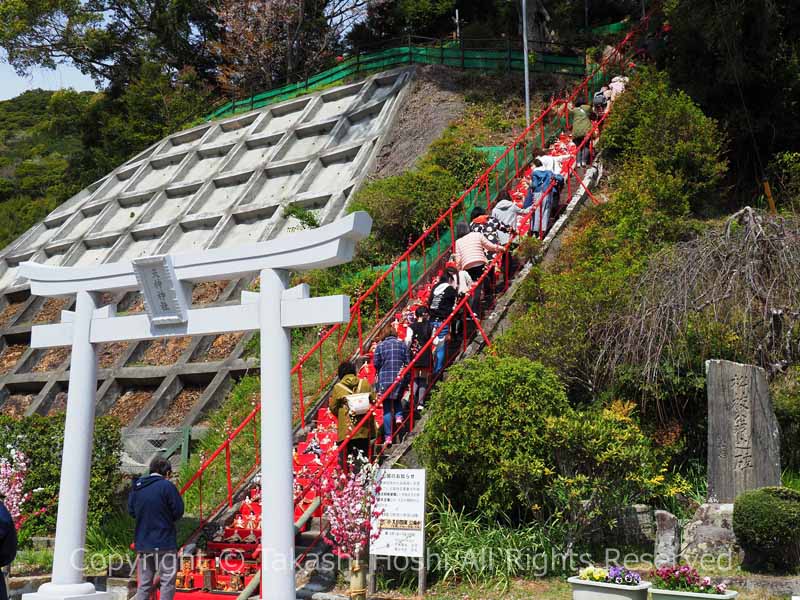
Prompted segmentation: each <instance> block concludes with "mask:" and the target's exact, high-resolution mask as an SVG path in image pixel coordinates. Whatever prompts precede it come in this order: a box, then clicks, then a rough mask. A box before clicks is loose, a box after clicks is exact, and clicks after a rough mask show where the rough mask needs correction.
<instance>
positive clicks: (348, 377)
mask: <svg viewBox="0 0 800 600" xmlns="http://www.w3.org/2000/svg"><path fill="white" fill-rule="evenodd" d="M360 394H368V395H369V401H368V404H367V406H366V408H367V409H369V405H371V404H374V403H375V395H374V394H373V393H372V386H371V385H370V384H369V381H367V380H366V379H359V378H358V376H357V375H356V366H355V365H354V364H353V363H352V362H351V361H349V360H346V361H344V362H343V363H341V364H340V365H339V381H337V382H336V385H334V386H333V391H332V392H331V397H330V399H329V400H328V407H329V408H330V411H331V413H333V414H334V415H336V420H337V421H338V434H339V446H341V445H342V444H345V443H346V444H347V448H346V449H340V454H339V457H340V458H341V460H342V464H343V466H344V465H346V464H347V462H348V461H349V460H351V459H352V460H353V461H354V462H355V461H356V460H357V459H358V455H359V454H360V453H361V454H363V456H364V458H365V459H366V458H367V457H368V456H369V443H370V440H371V439H372V438H374V437H375V424H374V420H373V419H372V418H371V417H370V418H369V419H368V420H367V422H366V423H365V424H364V425H363V426H362V427H361V428H360V429H359V430H358V431H356V432H355V433H354V434H353V437H352V438H351V439H350V441H349V442H345V441H344V440H346V439H347V436H348V435H350V432H352V431H353V428H354V427H355V426H356V425H358V423H359V422H360V421H361V419H362V418H363V417H364V412H366V411H363V409H364V403H363V400H364V397H363V396H362V397H361V398H360V399H359V398H356V396H358V395H360ZM359 400H361V402H359ZM362 411H363V412H362Z"/></svg>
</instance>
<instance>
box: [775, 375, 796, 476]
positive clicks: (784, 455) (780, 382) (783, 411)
mask: <svg viewBox="0 0 800 600" xmlns="http://www.w3.org/2000/svg"><path fill="white" fill-rule="evenodd" d="M770 388H771V392H772V405H773V408H774V409H775V416H776V417H777V418H778V424H779V425H780V429H781V466H782V467H783V468H784V469H792V470H795V471H798V470H800V367H791V368H790V369H789V370H788V371H787V372H786V373H785V374H783V375H781V376H780V377H777V378H776V379H775V380H773V382H772V383H771V384H770Z"/></svg>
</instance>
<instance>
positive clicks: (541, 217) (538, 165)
mask: <svg viewBox="0 0 800 600" xmlns="http://www.w3.org/2000/svg"><path fill="white" fill-rule="evenodd" d="M533 166H534V169H533V171H531V184H530V186H529V187H528V193H527V194H526V195H525V200H524V202H523V203H522V208H523V209H527V208H529V207H532V206H535V205H536V203H537V202H539V199H540V198H541V199H542V200H541V207H537V210H536V212H535V216H534V220H533V223H532V225H531V235H534V234H535V235H538V234H539V230H540V229H542V230H543V231H547V228H548V224H549V221H550V211H551V210H552V208H553V197H554V193H553V192H554V191H555V188H556V186H558V185H563V184H564V177H563V176H562V175H559V174H558V173H555V172H553V171H551V170H550V169H548V168H546V167H545V166H544V163H542V161H541V160H540V159H539V158H535V159H533ZM545 192H547V195H546V196H545ZM542 196H544V198H542Z"/></svg>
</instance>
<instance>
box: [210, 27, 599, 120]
mask: <svg viewBox="0 0 800 600" xmlns="http://www.w3.org/2000/svg"><path fill="white" fill-rule="evenodd" d="M529 56H530V60H531V63H530V68H531V70H532V71H533V72H534V73H556V74H561V75H569V76H576V77H583V76H584V75H585V74H586V58H585V56H584V54H583V53H581V54H579V55H576V56H569V55H566V54H558V53H555V52H551V51H545V52H531V53H529ZM410 64H426V65H432V64H437V65H447V66H451V67H457V68H461V69H478V70H481V71H500V72H502V71H522V70H523V69H524V55H523V53H522V51H521V50H518V49H515V48H512V47H511V46H509V47H508V48H506V49H483V50H481V49H473V48H464V47H463V45H462V46H456V47H452V46H449V45H446V44H444V43H441V42H440V43H438V45H430V43H428V44H420V45H415V44H413V43H411V44H408V45H405V46H398V47H394V48H389V49H386V50H380V51H377V52H370V53H361V52H359V53H356V54H355V55H354V56H351V57H349V58H346V59H345V60H343V61H342V62H340V63H339V64H338V65H336V66H335V67H332V68H330V69H327V70H325V71H322V72H321V73H317V74H316V75H312V76H310V77H308V78H307V79H304V80H302V81H298V82H296V83H290V84H288V85H284V86H283V87H280V88H276V89H274V90H269V91H266V92H262V93H260V94H255V95H253V96H251V97H249V98H245V99H242V100H236V101H232V102H228V103H226V104H224V105H222V106H220V107H219V108H217V109H216V110H214V111H213V112H212V113H210V114H209V115H207V116H206V117H205V118H206V120H211V119H216V118H219V117H223V116H230V115H232V114H236V113H239V112H244V111H249V110H254V109H257V108H263V107H264V106H267V105H269V104H274V103H276V102H282V101H284V100H290V99H292V98H295V97H297V96H300V95H302V94H305V93H308V92H310V91H314V90H319V89H321V88H324V87H327V86H330V85H333V84H337V83H340V82H342V81H343V80H345V79H348V78H350V77H353V76H354V75H357V74H364V73H370V72H377V71H384V70H387V69H391V68H393V67H398V66H402V65H410Z"/></svg>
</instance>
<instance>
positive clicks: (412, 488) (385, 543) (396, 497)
mask: <svg viewBox="0 0 800 600" xmlns="http://www.w3.org/2000/svg"><path fill="white" fill-rule="evenodd" d="M379 480H380V482H381V491H380V492H379V493H378V498H377V501H376V503H375V511H376V512H377V513H378V514H380V517H379V518H378V519H377V523H375V524H374V525H375V526H377V527H380V533H379V535H378V539H376V540H375V541H374V542H372V543H371V544H370V547H369V554H370V571H372V573H371V577H370V591H371V592H372V593H374V587H375V584H374V582H375V573H374V571H375V569H374V568H373V565H374V564H375V562H376V561H375V560H374V557H377V556H388V557H408V558H415V559H417V560H418V564H419V572H418V580H417V588H418V589H417V593H418V595H419V596H422V595H423V594H424V593H425V578H426V565H425V469H384V470H382V471H381V474H380V478H379Z"/></svg>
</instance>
